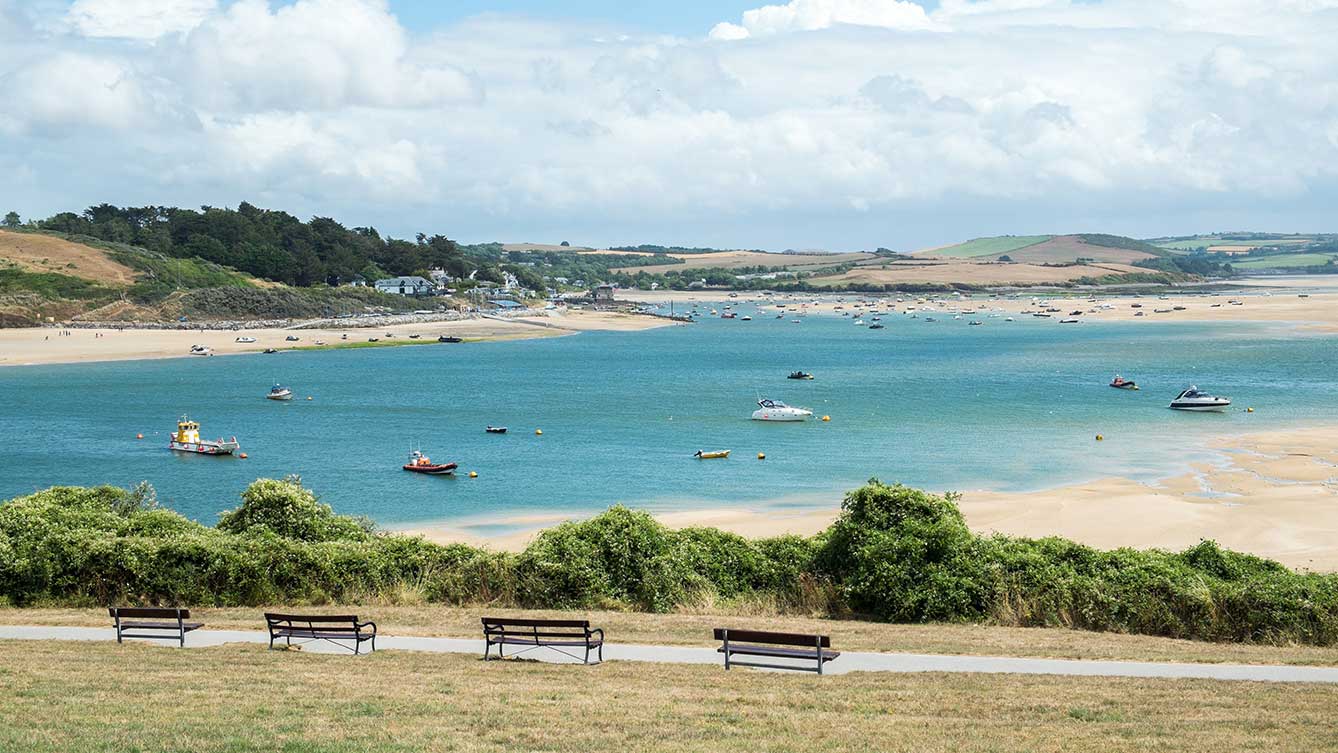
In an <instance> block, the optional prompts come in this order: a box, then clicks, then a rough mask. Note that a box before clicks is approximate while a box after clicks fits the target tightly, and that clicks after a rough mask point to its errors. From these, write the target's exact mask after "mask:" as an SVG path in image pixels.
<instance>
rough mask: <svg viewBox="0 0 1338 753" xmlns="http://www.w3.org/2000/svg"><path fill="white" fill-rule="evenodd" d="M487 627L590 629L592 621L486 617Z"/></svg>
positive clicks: (484, 622) (485, 624)
mask: <svg viewBox="0 0 1338 753" xmlns="http://www.w3.org/2000/svg"><path fill="white" fill-rule="evenodd" d="M483 624H484V626H486V627H494V628H500V629H503V630H505V629H507V628H512V627H518V628H580V629H582V630H584V629H587V628H589V627H590V620H536V619H532V618H528V617H484V618H483Z"/></svg>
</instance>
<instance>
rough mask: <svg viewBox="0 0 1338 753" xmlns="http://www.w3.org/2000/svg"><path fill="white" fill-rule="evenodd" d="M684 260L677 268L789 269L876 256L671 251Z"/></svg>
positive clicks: (654, 268)
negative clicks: (678, 252)
mask: <svg viewBox="0 0 1338 753" xmlns="http://www.w3.org/2000/svg"><path fill="white" fill-rule="evenodd" d="M669 256H672V257H674V258H677V259H682V260H683V263H682V264H675V265H674V269H675V270H686V269H709V268H712V267H715V268H723V269H737V268H738V267H785V268H786V269H792V270H794V269H799V270H802V269H818V268H821V267H830V266H832V265H835V264H847V263H854V262H860V261H864V260H866V259H872V258H874V255H873V254H863V253H850V254H768V253H762V252H760V251H717V252H715V253H709V254H669ZM622 271H624V272H627V273H628V274H636V273H637V272H641V271H646V272H651V273H654V272H662V271H664V267H663V265H660V266H650V267H624V268H622Z"/></svg>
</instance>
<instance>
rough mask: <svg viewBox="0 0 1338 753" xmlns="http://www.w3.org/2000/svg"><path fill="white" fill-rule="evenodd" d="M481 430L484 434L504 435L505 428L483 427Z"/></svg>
mask: <svg viewBox="0 0 1338 753" xmlns="http://www.w3.org/2000/svg"><path fill="white" fill-rule="evenodd" d="M483 430H484V431H486V432H488V433H489V434H505V433H506V427H505V426H487V427H484V429H483Z"/></svg>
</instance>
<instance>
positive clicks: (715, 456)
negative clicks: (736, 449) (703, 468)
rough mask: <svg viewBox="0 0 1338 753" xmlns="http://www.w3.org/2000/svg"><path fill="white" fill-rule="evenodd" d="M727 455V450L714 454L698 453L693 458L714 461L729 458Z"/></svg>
mask: <svg viewBox="0 0 1338 753" xmlns="http://www.w3.org/2000/svg"><path fill="white" fill-rule="evenodd" d="M729 453H730V451H729V450H719V451H716V452H698V453H697V454H696V456H695V457H696V458H697V459H698V460H716V459H720V458H727V457H729Z"/></svg>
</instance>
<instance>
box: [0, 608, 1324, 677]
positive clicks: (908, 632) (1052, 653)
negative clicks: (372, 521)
mask: <svg viewBox="0 0 1338 753" xmlns="http://www.w3.org/2000/svg"><path fill="white" fill-rule="evenodd" d="M191 611H192V615H193V618H194V619H199V620H200V621H202V622H204V623H205V626H206V628H215V629H232V630H262V629H264V621H263V619H262V618H261V613H262V612H264V611H266V609H265V608H261V607H256V608H245V609H236V608H229V609H193V610H191ZM268 611H279V612H314V613H326V614H332V613H336V612H338V613H345V612H352V613H356V614H357V615H359V616H360V617H361V618H363V619H372V620H375V621H376V623H377V627H378V628H379V629H380V631H381V632H382V633H383V634H390V635H428V636H442V637H457V638H478V637H480V635H481V628H480V626H479V617H481V616H482V615H483V614H485V613H487V614H489V615H499V616H521V615H528V616H534V617H554V618H567V619H570V618H573V617H576V618H583V617H588V618H589V619H590V621H591V623H592V624H593V625H594V626H596V627H602V628H604V630H605V632H606V633H607V634H608V638H609V641H610V642H612V643H651V644H666V645H686V646H692V645H696V646H712V645H716V644H714V643H713V642H712V641H711V640H710V635H711V629H712V628H715V627H730V626H738V627H744V626H746V627H750V628H755V629H760V630H778V631H783V632H799V633H823V634H826V635H830V636H832V645H833V647H834V648H836V649H837V650H838V651H840V650H844V651H897V652H909V653H935V654H964V655H977V656H1034V657H1048V658H1059V659H1128V660H1134V661H1188V662H1212V663H1222V662H1227V663H1238V664H1313V665H1329V666H1332V665H1338V648H1320V647H1316V646H1251V645H1243V644H1239V643H1205V642H1202V641H1182V640H1173V639H1170V638H1155V637H1151V636H1142V635H1120V634H1118V633H1093V632H1087V631H1081V630H1067V629H1062V628H1013V627H993V626H987V625H951V624H932V625H889V624H886V623H877V622H860V621H856V620H818V619H806V618H803V617H775V616H769V615H768V613H767V612H766V611H765V610H758V611H757V612H756V614H753V615H749V614H747V611H748V610H747V609H745V608H742V607H735V608H734V609H732V610H731V612H730V613H727V614H724V613H717V614H662V615H661V614H645V613H639V612H599V611H590V612H556V611H522V610H516V609H493V608H490V607H464V608H461V607H446V606H432V605H428V606H366V605H363V606H336V607H293V606H288V607H274V608H270V609H269V610H268ZM741 611H742V613H741ZM110 624H111V623H110V621H109V619H108V618H107V611H106V610H105V609H0V625H91V626H97V627H107V626H109V625H110Z"/></svg>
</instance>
